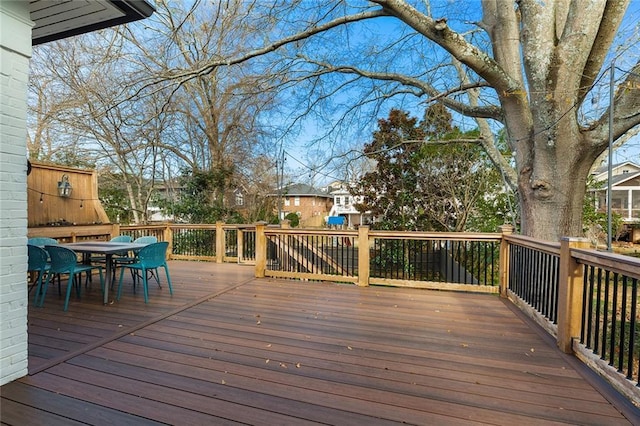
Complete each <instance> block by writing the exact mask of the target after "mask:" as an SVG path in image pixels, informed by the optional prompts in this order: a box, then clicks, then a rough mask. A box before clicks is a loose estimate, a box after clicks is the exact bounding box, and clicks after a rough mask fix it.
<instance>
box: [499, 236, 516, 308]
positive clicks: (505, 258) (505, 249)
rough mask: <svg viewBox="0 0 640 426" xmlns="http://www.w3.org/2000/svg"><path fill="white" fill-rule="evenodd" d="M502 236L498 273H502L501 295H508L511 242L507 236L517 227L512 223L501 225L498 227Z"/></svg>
mask: <svg viewBox="0 0 640 426" xmlns="http://www.w3.org/2000/svg"><path fill="white" fill-rule="evenodd" d="M498 229H499V230H500V233H501V234H502V237H501V238H500V258H499V266H498V274H499V275H500V296H501V297H508V294H507V290H508V289H509V242H508V241H507V239H506V238H505V237H506V236H507V235H511V234H513V231H514V230H515V228H514V227H513V226H512V225H507V224H505V225H501V226H499V227H498Z"/></svg>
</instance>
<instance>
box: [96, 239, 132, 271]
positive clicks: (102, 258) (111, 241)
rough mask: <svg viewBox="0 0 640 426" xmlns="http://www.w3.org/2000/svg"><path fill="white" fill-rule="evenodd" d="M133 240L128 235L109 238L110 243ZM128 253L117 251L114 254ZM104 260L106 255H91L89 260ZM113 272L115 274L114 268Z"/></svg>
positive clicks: (124, 254)
mask: <svg viewBox="0 0 640 426" xmlns="http://www.w3.org/2000/svg"><path fill="white" fill-rule="evenodd" d="M132 240H133V238H131V236H130V235H118V236H117V237H113V238H111V239H110V240H109V242H110V243H130V242H131V241H132ZM127 255H128V253H127V252H126V251H125V252H122V253H117V254H115V255H114V256H120V257H122V256H127ZM105 261H106V256H91V262H92V263H93V262H96V263H104V262H105ZM113 274H114V275H115V269H114V272H113Z"/></svg>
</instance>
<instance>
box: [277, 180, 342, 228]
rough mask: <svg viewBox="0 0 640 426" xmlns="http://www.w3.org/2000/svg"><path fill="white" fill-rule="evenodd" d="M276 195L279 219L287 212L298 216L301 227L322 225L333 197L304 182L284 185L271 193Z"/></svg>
mask: <svg viewBox="0 0 640 426" xmlns="http://www.w3.org/2000/svg"><path fill="white" fill-rule="evenodd" d="M271 196H272V197H278V201H277V202H276V205H279V206H280V208H279V209H278V211H279V212H280V220H282V219H284V218H285V217H286V216H287V215H288V214H289V213H295V214H297V215H298V217H299V218H300V226H301V227H319V226H323V225H324V220H325V216H327V214H328V213H329V210H330V209H331V202H332V200H333V197H332V196H331V195H329V193H327V192H326V191H322V190H319V189H316V188H314V187H312V186H310V185H306V184H304V183H296V184H293V185H289V186H285V187H284V188H282V190H281V191H279V192H278V193H275V194H271Z"/></svg>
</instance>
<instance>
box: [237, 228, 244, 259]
mask: <svg viewBox="0 0 640 426" xmlns="http://www.w3.org/2000/svg"><path fill="white" fill-rule="evenodd" d="M236 244H237V247H238V263H242V262H243V260H244V232H243V230H242V227H241V226H238V228H237V229H236Z"/></svg>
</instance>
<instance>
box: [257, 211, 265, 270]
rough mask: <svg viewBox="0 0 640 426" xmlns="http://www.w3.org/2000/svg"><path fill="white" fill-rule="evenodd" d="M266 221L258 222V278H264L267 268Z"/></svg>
mask: <svg viewBox="0 0 640 426" xmlns="http://www.w3.org/2000/svg"><path fill="white" fill-rule="evenodd" d="M266 226H267V223H266V222H258V223H256V278H264V272H265V269H266V268H267V237H266V235H265V234H264V231H265V229H266Z"/></svg>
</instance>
